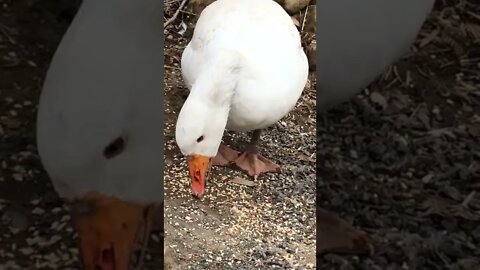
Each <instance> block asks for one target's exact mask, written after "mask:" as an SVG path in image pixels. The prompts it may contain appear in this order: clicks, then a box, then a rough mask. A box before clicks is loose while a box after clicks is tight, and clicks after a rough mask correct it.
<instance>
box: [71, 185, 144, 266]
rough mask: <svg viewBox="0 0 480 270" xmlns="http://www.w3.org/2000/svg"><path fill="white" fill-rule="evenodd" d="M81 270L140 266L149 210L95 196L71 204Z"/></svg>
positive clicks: (91, 195)
mask: <svg viewBox="0 0 480 270" xmlns="http://www.w3.org/2000/svg"><path fill="white" fill-rule="evenodd" d="M72 216H73V222H74V225H75V227H76V229H77V232H78V235H79V238H80V250H81V254H82V261H83V265H84V269H85V270H131V269H136V268H137V267H140V265H141V263H142V261H143V251H144V249H143V250H141V251H140V255H139V256H138V258H135V256H134V253H135V251H136V248H137V244H138V242H141V244H143V245H144V248H145V247H146V243H147V240H148V238H149V233H150V225H151V224H150V223H151V218H150V217H149V208H147V207H145V206H141V205H137V204H134V203H130V202H126V201H122V200H119V199H116V198H113V197H107V196H103V195H99V194H89V195H88V196H86V197H84V198H82V199H80V200H78V201H77V202H75V203H74V204H73V205H72Z"/></svg>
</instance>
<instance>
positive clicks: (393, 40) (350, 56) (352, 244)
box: [316, 0, 434, 253]
mask: <svg viewBox="0 0 480 270" xmlns="http://www.w3.org/2000/svg"><path fill="white" fill-rule="evenodd" d="M433 4H434V0H421V1H418V0H402V1H398V0H369V1H357V0H322V1H318V2H317V20H318V24H317V25H318V26H317V33H318V37H319V38H318V40H319V42H318V47H317V61H316V63H317V74H318V80H317V106H318V107H317V108H318V109H321V110H326V109H328V108H330V107H332V106H334V105H336V104H338V103H339V102H342V101H346V100H348V99H349V98H351V97H352V96H354V95H355V94H357V93H358V92H359V91H360V90H361V89H362V88H363V87H366V86H367V85H368V84H369V83H371V82H372V81H373V80H374V79H375V77H377V76H378V75H380V73H382V72H383V71H384V70H385V68H387V67H388V66H389V65H391V64H392V63H393V62H394V61H396V60H397V59H398V58H400V57H402V56H403V55H404V54H405V53H406V52H407V51H408V48H409V46H410V45H411V44H412V43H413V41H414V40H415V37H416V36H417V34H418V32H419V30H420V28H421V26H422V24H423V22H424V21H425V19H426V17H427V16H428V14H429V13H430V11H431V10H432V7H433ZM317 234H318V236H319V238H318V239H319V241H318V243H317V250H318V252H319V253H327V252H336V253H368V252H369V247H368V242H369V238H368V237H367V235H366V233H364V232H362V231H359V230H357V229H354V228H353V227H352V226H351V225H350V224H349V223H347V222H345V221H343V220H341V219H340V218H339V217H337V216H336V215H333V214H331V213H328V212H327V211H324V210H323V209H321V208H320V207H317Z"/></svg>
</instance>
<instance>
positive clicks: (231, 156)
mask: <svg viewBox="0 0 480 270" xmlns="http://www.w3.org/2000/svg"><path fill="white" fill-rule="evenodd" d="M238 154H239V152H238V151H235V150H233V149H231V148H229V147H228V146H226V145H224V144H223V143H222V144H220V147H219V148H218V152H217V155H216V156H215V157H214V158H213V161H212V165H215V166H227V165H228V164H229V163H230V162H232V161H234V160H235V159H236V158H237V157H238Z"/></svg>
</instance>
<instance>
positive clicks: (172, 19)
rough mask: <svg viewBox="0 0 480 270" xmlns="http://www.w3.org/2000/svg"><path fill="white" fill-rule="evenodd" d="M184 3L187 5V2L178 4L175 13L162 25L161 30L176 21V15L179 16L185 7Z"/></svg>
mask: <svg viewBox="0 0 480 270" xmlns="http://www.w3.org/2000/svg"><path fill="white" fill-rule="evenodd" d="M186 3H187V0H183V1H182V3H180V6H179V7H178V9H177V10H176V11H175V13H174V14H173V16H172V17H171V18H170V19H168V20H167V21H166V22H165V23H164V24H163V28H165V27H167V25H169V24H171V23H172V22H173V21H174V20H175V19H177V17H178V14H180V11H181V10H182V9H183V6H185V4H186Z"/></svg>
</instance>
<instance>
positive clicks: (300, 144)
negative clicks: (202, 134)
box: [164, 35, 316, 269]
mask: <svg viewBox="0 0 480 270" xmlns="http://www.w3.org/2000/svg"><path fill="white" fill-rule="evenodd" d="M167 40H168V41H167V43H166V46H165V111H166V113H167V115H166V129H165V138H166V154H165V157H166V160H165V164H166V165H165V198H166V200H165V223H164V224H165V232H166V243H167V246H168V247H170V248H171V252H172V255H173V257H174V260H175V263H173V265H176V267H177V269H313V267H314V265H315V122H316V121H315V110H314V108H315V91H314V86H315V85H314V78H313V77H312V78H313V81H311V82H310V83H309V86H308V88H306V89H305V92H304V95H303V97H302V98H301V100H300V102H299V103H298V106H297V107H296V109H295V110H294V111H292V112H291V113H290V114H289V115H288V116H287V117H286V118H285V119H284V120H283V121H281V123H279V124H277V125H276V126H274V127H272V128H270V129H268V130H267V131H265V133H264V134H263V135H262V141H261V147H260V151H261V153H262V154H263V155H265V156H266V157H268V158H271V159H273V160H275V161H276V162H279V163H280V164H281V165H282V166H283V172H282V173H281V174H266V175H262V176H260V177H259V178H258V179H257V181H255V182H252V184H254V185H255V186H245V185H242V184H237V183H235V182H234V181H233V182H232V180H234V179H235V178H237V179H238V178H240V179H244V180H253V179H250V178H249V177H248V175H246V174H245V173H243V172H241V171H239V170H238V169H235V168H234V167H231V168H214V169H213V171H212V172H211V173H210V176H209V177H210V180H209V185H208V187H207V195H206V196H205V197H204V198H202V200H197V199H194V198H192V196H191V193H190V179H189V177H188V170H187V165H186V161H185V158H184V157H183V156H182V155H181V153H180V151H179V149H178V147H177V146H176V143H175V136H174V135H175V122H176V115H177V113H178V112H179V111H180V108H181V106H182V104H183V102H184V100H185V99H186V97H187V95H188V90H187V89H186V88H185V86H184V85H183V81H182V79H181V73H180V70H179V68H178V67H179V59H180V57H181V52H182V51H183V48H184V47H185V45H186V39H185V38H182V37H180V36H177V37H174V36H173V35H172V36H169V37H167ZM248 139H249V137H247V134H238V133H231V132H229V133H227V134H226V135H225V136H224V140H225V142H226V143H227V145H230V146H233V147H234V148H236V149H240V150H241V149H242V147H243V146H244V143H245V142H246V141H247V140H248Z"/></svg>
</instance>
